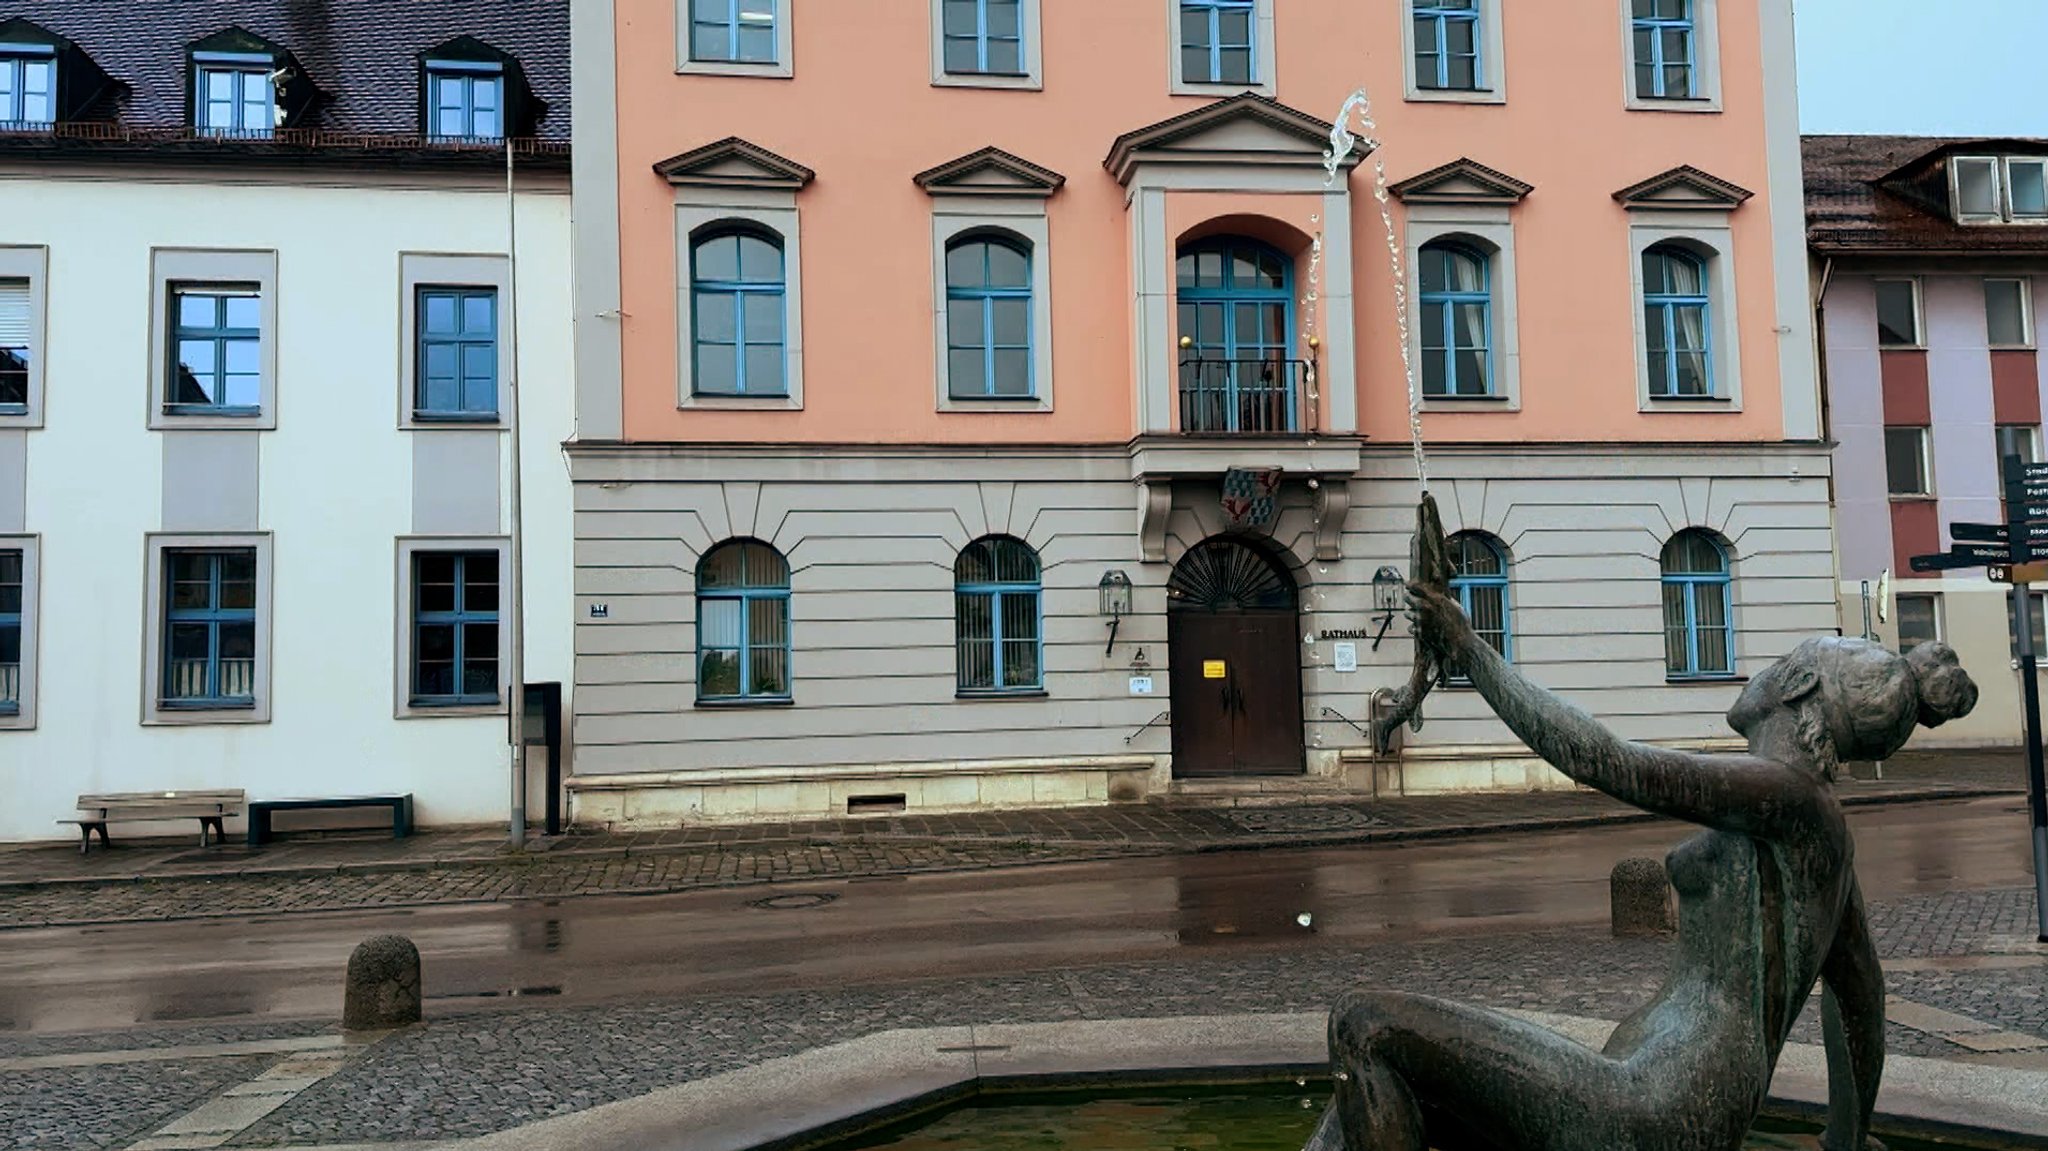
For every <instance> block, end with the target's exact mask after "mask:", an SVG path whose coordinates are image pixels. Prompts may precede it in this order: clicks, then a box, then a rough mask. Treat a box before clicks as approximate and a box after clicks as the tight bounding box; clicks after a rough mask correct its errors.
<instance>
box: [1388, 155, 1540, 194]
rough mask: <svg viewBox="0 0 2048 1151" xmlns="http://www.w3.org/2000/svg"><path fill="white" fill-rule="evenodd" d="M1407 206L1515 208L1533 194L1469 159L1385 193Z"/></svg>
mask: <svg viewBox="0 0 2048 1151" xmlns="http://www.w3.org/2000/svg"><path fill="white" fill-rule="evenodd" d="M1387 190H1388V191H1390V192H1392V193H1393V194H1394V195H1395V196H1396V197H1397V198H1398V199H1400V200H1401V201H1402V202H1403V203H1408V204H1503V205H1504V204H1514V203H1518V202H1520V201H1521V199H1522V198H1523V197H1524V196H1527V195H1528V194H1529V193H1531V192H1533V191H1535V190H1536V186H1535V185H1534V184H1525V183H1523V182H1522V181H1520V180H1517V179H1515V178H1514V177H1513V176H1510V175H1508V174H1507V173H1505V172H1497V171H1495V170H1494V169H1492V168H1489V167H1487V166H1486V165H1484V164H1481V163H1479V162H1478V161H1477V160H1473V159H1470V158H1466V159H1458V160H1453V161H1451V162H1450V163H1448V164H1445V165H1444V166H1443V167H1441V168H1432V169H1430V170H1429V171H1427V172H1424V173H1422V174H1421V175H1420V176H1411V177H1409V178H1408V179H1406V180H1403V181H1401V182H1400V183H1398V184H1394V185H1392V186H1391V187H1389V188H1388V189H1387Z"/></svg>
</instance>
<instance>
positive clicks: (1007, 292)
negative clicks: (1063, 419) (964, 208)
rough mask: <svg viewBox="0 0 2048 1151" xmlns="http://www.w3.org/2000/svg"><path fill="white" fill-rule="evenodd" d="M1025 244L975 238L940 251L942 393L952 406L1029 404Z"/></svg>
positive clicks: (993, 236)
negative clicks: (970, 402) (973, 401)
mask: <svg viewBox="0 0 2048 1151" xmlns="http://www.w3.org/2000/svg"><path fill="white" fill-rule="evenodd" d="M1031 339H1032V335H1031V246H1030V245H1029V244H1028V243H1026V242H1025V241H1024V240H1022V239H1019V238H1017V237H1014V236H1011V235H1008V234H1006V233H977V234H974V235H969V236H966V237H962V238H959V239H956V240H954V241H953V242H952V243H950V244H948V245H947V246H946V389H947V394H949V395H951V396H952V397H953V398H954V399H956V400H962V399H1030V398H1031V397H1032V396H1033V395H1035V394H1036V386H1035V385H1036V381H1034V380H1033V379H1032V347H1031Z"/></svg>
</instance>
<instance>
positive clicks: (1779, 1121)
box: [806, 1079, 2019, 1151]
mask: <svg viewBox="0 0 2048 1151" xmlns="http://www.w3.org/2000/svg"><path fill="white" fill-rule="evenodd" d="M1329 1087H1330V1085H1329V1083H1328V1082H1327V1081H1320V1080H1300V1079H1296V1080H1287V1079H1279V1080H1272V1081H1266V1082H1250V1083H1237V1084H1207V1085H1194V1086H1173V1085H1165V1084H1148V1085H1143V1086H1115V1085H1105V1086H1101V1087H1097V1088H1092V1089H1091V1088H1070V1089H1066V1090H1060V1091H1050V1092H1046V1091H1039V1092H1031V1091H1023V1092H1002V1091H984V1092H981V1093H979V1094H977V1095H976V1096H975V1097H973V1098H971V1099H968V1100H964V1101H957V1102H954V1103H950V1104H946V1105H942V1106H940V1107H937V1108H936V1109H934V1110H933V1111H931V1112H928V1113H926V1114H923V1115H917V1116H912V1117H907V1118H904V1119H900V1120H898V1121H895V1122H892V1123H890V1124H888V1125H886V1126H884V1127H881V1128H877V1129H875V1130H871V1131H868V1132H865V1133H863V1134H861V1135H858V1136H854V1137H852V1138H848V1139H842V1140H839V1141H836V1142H831V1143H827V1144H824V1145H822V1146H821V1147H819V1148H818V1149H817V1151H1187V1149H1189V1148H1204V1149H1213V1151H1300V1148H1301V1146H1302V1144H1303V1143H1304V1142H1306V1141H1307V1140H1308V1137H1309V1135H1310V1134H1311V1133H1312V1132H1313V1131H1314V1130H1315V1125H1316V1121H1317V1120H1318V1118H1320V1116H1321V1114H1322V1110H1323V1106H1324V1104H1325V1103H1326V1102H1327V1101H1328V1099H1329ZM1878 1134H1879V1135H1880V1136H1881V1137H1882V1138H1883V1139H1884V1140H1885V1143H1886V1145H1887V1146H1888V1147H1890V1148H1891V1151H1938V1149H1947V1151H1961V1149H1969V1148H1975V1149H1980V1151H2004V1149H2005V1148H2009V1147H2017V1146H2019V1144H2018V1143H2016V1142H2000V1141H1996V1140H1995V1138H1987V1139H1972V1138H1965V1139H1963V1140H1962V1141H1957V1140H1955V1139H1946V1138H1941V1137H1939V1136H1936V1137H1935V1138H1934V1139H1933V1140H1932V1141H1929V1140H1925V1139H1917V1138H1914V1137H1912V1136H1911V1135H1907V1134H1901V1133H1900V1132H1899V1131H1898V1130H1883V1129H1881V1130H1880V1131H1879V1132H1878ZM1819 1135H1820V1125H1819V1121H1818V1117H1815V1118H1813V1119H1811V1120H1804V1119H1801V1118H1800V1117H1798V1116H1795V1115H1792V1114H1788V1113H1785V1112H1784V1111H1781V1112H1780V1113H1778V1114H1767V1115H1765V1116H1762V1117H1760V1118H1759V1119H1758V1122H1757V1126H1756V1129H1755V1130H1754V1131H1752V1132H1751V1135H1750V1138H1749V1140H1748V1141H1747V1142H1745V1143H1744V1144H1743V1147H1744V1151H1795V1149H1798V1151H1812V1149H1813V1148H1815V1147H1816V1146H1817V1141H1818V1137H1819ZM806 1151H809V1149H806Z"/></svg>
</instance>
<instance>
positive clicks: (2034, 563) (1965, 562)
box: [1912, 456, 2048, 943]
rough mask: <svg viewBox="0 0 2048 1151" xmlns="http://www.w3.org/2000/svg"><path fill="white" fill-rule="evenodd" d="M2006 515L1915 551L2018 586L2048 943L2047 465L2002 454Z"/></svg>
mask: <svg viewBox="0 0 2048 1151" xmlns="http://www.w3.org/2000/svg"><path fill="white" fill-rule="evenodd" d="M2002 464H2003V468H2004V473H2005V522H2004V523H2002V524H1961V523H1959V524H1950V525H1949V531H1948V534H1949V538H1950V539H1951V540H1953V541H1955V542H1954V543H1952V544H1951V545H1950V546H1949V549H1948V550H1947V551H1945V552H1936V553H1935V554H1933V555H1924V556H1914V557H1913V559H1912V565H1913V570H1914V571H1916V572H1941V571H1959V570H1962V569H1964V568H1985V569H1987V572H1986V574H1988V575H1989V576H1990V578H1991V579H1992V580H1993V581H1995V582H1998V583H2009V584H2011V585H2012V618H2013V621H2014V622H2013V630H2014V631H2015V632H2017V633H2018V640H2019V653H2020V694H2021V696H2022V698H2023V699H2024V701H2025V704H2026V713H2027V807H2028V814H2029V816H2030V819H2031V822H2032V824H2033V831H2034V913H2035V919H2036V925H2037V927H2038V929H2039V930H2038V938H2039V939H2040V941H2041V942H2042V943H2048V779H2044V778H2043V774H2044V773H2043V765H2042V748H2041V688H2040V685H2039V684H2038V683H2037V682H2035V678H2034V675H2035V670H2036V666H2037V664H2036V659H2035V656H2036V653H2035V651H2034V627H2033V611H2032V606H2033V605H2032V591H2031V589H2030V586H2029V585H2031V584H2033V583H2035V582H2036V581H2048V464H2030V463H2027V462H2026V461H2025V460H2024V459H2022V458H2021V457H2019V456H2007V457H2005V459H2004V460H2003V461H2002Z"/></svg>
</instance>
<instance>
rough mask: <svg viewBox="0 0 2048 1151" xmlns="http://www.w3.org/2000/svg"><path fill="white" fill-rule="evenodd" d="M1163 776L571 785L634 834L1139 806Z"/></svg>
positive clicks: (1054, 764) (575, 806) (1101, 772)
mask: <svg viewBox="0 0 2048 1151" xmlns="http://www.w3.org/2000/svg"><path fill="white" fill-rule="evenodd" d="M1164 777H1165V767H1164V765H1163V764H1162V763H1161V762H1160V761H1159V759H1158V757H1155V756H1150V755H1124V756H1100V757H1093V758H1082V759H1061V760H991V761H982V762H956V763H891V764H846V765H838V766H828V767H803V768H732V769H725V770H714V771H687V772H645V773H635V774H628V775H605V776H586V777H580V778H572V779H570V780H569V781H568V788H569V794H570V796H571V801H572V812H573V817H574V821H575V823H576V824H577V825H578V826H580V827H586V828H590V827H604V828H611V829H617V830H633V829H641V828H653V827H676V826H680V825H688V824H732V823H766V822H772V821H776V820H800V819H833V818H838V817H841V816H847V815H881V814H902V813H906V812H907V813H911V814H919V815H940V814H947V813H955V812H964V811H998V810H1014V809H1018V808H1031V807H1082V806H1088V805H1093V804H1107V803H1126V802H1129V803H1135V802H1139V801H1141V800H1144V799H1145V798H1147V797H1148V796H1150V795H1153V794H1155V793H1157V792H1158V791H1159V789H1160V785H1161V782H1162V781H1163V779H1164Z"/></svg>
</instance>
